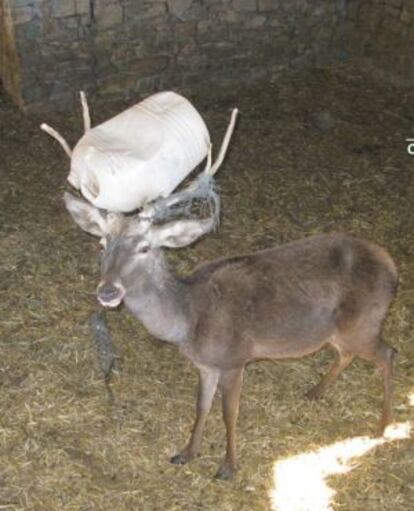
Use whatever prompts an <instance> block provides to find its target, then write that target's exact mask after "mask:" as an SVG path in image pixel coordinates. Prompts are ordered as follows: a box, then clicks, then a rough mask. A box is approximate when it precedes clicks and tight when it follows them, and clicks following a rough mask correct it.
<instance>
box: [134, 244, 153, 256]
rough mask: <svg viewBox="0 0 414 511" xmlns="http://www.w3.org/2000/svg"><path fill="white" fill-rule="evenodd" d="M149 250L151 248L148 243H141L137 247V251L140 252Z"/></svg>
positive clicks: (144, 252)
mask: <svg viewBox="0 0 414 511" xmlns="http://www.w3.org/2000/svg"><path fill="white" fill-rule="evenodd" d="M149 250H150V246H149V244H148V243H141V244H140V245H138V247H137V252H138V253H139V254H147V253H148V252H149Z"/></svg>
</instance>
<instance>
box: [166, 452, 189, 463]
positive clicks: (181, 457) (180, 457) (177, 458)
mask: <svg viewBox="0 0 414 511" xmlns="http://www.w3.org/2000/svg"><path fill="white" fill-rule="evenodd" d="M187 462H188V457H187V456H185V455H184V454H176V455H175V456H173V457H172V458H170V463H173V464H174V465H185V464H186V463H187Z"/></svg>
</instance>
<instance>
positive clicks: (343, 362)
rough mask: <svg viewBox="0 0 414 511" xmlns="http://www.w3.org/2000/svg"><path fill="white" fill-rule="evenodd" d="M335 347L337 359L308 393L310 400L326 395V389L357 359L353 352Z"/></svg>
mask: <svg viewBox="0 0 414 511" xmlns="http://www.w3.org/2000/svg"><path fill="white" fill-rule="evenodd" d="M333 346H334V348H335V349H336V351H337V359H336V361H335V362H334V363H333V365H332V366H331V368H330V370H329V371H328V372H327V373H326V374H325V376H324V377H323V378H322V379H321V381H320V382H319V383H318V384H317V385H315V387H312V388H311V389H310V390H309V391H308V392H307V393H306V397H307V398H308V399H312V400H316V399H319V398H320V397H321V396H322V395H323V394H324V393H325V391H326V389H327V388H328V387H329V386H330V385H332V384H333V383H334V382H335V381H336V379H337V378H338V376H339V375H340V374H341V373H342V371H343V370H344V369H346V368H347V367H348V366H349V364H351V362H352V361H353V359H354V357H355V355H354V354H353V353H352V352H350V351H348V350H346V349H344V348H342V347H339V346H336V345H333Z"/></svg>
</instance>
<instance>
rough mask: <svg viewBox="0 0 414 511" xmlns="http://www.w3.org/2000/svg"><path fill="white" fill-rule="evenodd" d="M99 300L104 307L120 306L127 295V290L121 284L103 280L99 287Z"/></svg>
mask: <svg viewBox="0 0 414 511" xmlns="http://www.w3.org/2000/svg"><path fill="white" fill-rule="evenodd" d="M97 296H98V300H99V302H100V303H101V305H103V306H104V307H111V308H113V307H118V305H120V303H121V302H122V300H123V299H124V296H125V290H124V289H123V287H121V286H120V285H115V284H107V283H105V282H101V283H100V284H99V286H98V289H97Z"/></svg>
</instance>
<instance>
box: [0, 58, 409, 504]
mask: <svg viewBox="0 0 414 511" xmlns="http://www.w3.org/2000/svg"><path fill="white" fill-rule="evenodd" d="M137 99H138V98H137ZM191 99H192V100H193V102H194V103H195V105H196V106H197V108H198V109H199V111H200V112H201V114H202V115H203V116H204V118H205V120H206V122H207V125H208V126H209V128H210V131H211V133H212V134H213V139H214V141H215V142H216V145H218V142H219V140H221V137H222V134H223V132H224V130H225V127H226V125H227V121H228V117H229V112H230V108H231V107H233V106H238V107H239V108H240V112H241V114H240V119H239V123H238V126H237V130H236V132H235V134H234V137H233V140H232V144H231V150H230V152H229V155H228V158H227V160H226V162H225V164H224V165H223V167H222V169H221V170H220V173H219V176H218V183H219V186H220V192H221V198H222V223H221V227H220V229H219V230H218V231H217V232H216V233H214V234H212V235H210V236H208V237H206V238H205V239H203V240H202V241H200V242H199V243H197V244H196V245H195V246H194V247H192V248H187V249H183V250H180V251H176V252H174V253H172V254H171V259H172V260H173V264H174V265H175V266H176V268H177V271H178V272H181V273H188V272H189V271H190V270H191V268H192V267H194V266H195V265H196V264H197V263H199V262H201V261H203V260H207V259H211V258H214V257H218V256H223V255H230V254H239V253H243V252H247V251H251V250H255V249H258V248H263V247H269V246H271V245H273V244H278V243H282V242H285V241H288V240H293V239H297V238H301V237H303V236H307V235H309V234H313V233H319V232H328V231H338V230H339V231H342V230H344V231H350V232H353V233H357V234H359V235H361V236H363V237H366V238H368V239H370V240H373V241H375V242H378V243H379V244H382V245H383V246H385V247H387V248H388V250H389V251H390V252H391V254H392V255H393V257H394V258H395V260H396V262H397V263H398V267H399V269H400V274H401V285H400V289H399V293H398V296H397V299H396V300H395V302H394V304H393V307H392V310H391V313H390V315H389V318H388V320H387V323H386V327H385V332H384V336H385V338H386V339H387V340H388V341H389V342H390V343H391V344H392V345H393V346H394V347H395V348H397V349H398V352H399V355H398V359H397V366H396V374H395V405H394V410H395V422H396V423H397V424H405V427H406V428H408V427H409V424H407V421H411V425H413V412H414V342H413V341H414V339H413V331H414V329H413V319H414V317H413V309H414V257H413V252H414V206H413V197H414V156H410V155H409V154H408V153H407V150H406V147H407V144H406V141H405V139H406V138H408V137H410V136H411V137H413V138H414V92H412V91H407V90H404V89H399V88H398V87H396V86H395V85H392V86H391V85H386V84H383V83H380V82H378V81H374V80H372V79H371V78H370V77H369V76H366V75H363V74H360V73H358V72H357V71H355V70H354V69H352V68H337V69H335V70H314V71H311V72H306V73H303V74H298V75H293V76H285V77H282V78H280V79H279V80H277V81H275V82H274V83H272V84H269V83H266V84H257V85H256V86H254V87H253V86H250V87H239V88H238V89H237V88H236V89H231V90H229V91H224V92H221V93H220V94H218V95H214V96H212V95H211V94H208V93H206V94H204V95H202V96H198V97H197V96H193V97H192V98H191ZM90 103H91V110H92V115H93V121H94V122H95V123H97V122H99V121H102V120H104V119H106V118H108V117H110V116H111V115H112V114H114V113H115V112H118V111H119V110H120V109H121V108H123V107H124V106H127V105H119V104H118V105H103V104H101V103H98V102H95V101H94V98H90ZM43 121H46V122H48V123H49V124H51V125H52V126H54V127H56V128H57V129H59V131H60V132H61V133H63V134H65V136H67V138H68V140H69V141H70V142H71V143H72V144H73V143H75V142H76V140H77V139H78V138H79V135H80V133H81V115H80V110H79V106H78V105H77V107H76V110H75V109H74V111H73V112H65V113H63V114H58V113H54V112H45V113H44V114H43V115H36V116H25V115H24V114H22V113H20V112H18V111H17V110H16V109H15V108H14V107H13V106H12V104H11V103H10V102H9V100H8V99H6V97H5V96H4V95H0V154H1V163H0V168H1V187H0V197H1V208H0V229H1V238H0V271H1V277H0V294H1V298H0V351H1V358H0V509H1V510H8V511H12V510H13V511H17V510H36V511H37V510H39V511H40V510H41V511H45V510H47V511H49V510H50V511H52V510H53V511H55V510H65V511H71V510H85V511H86V510H144V511H145V510H160V511H161V510H162V511H164V510H165V511H170V510H171V511H172V510H174V511H175V510H176V511H178V510H180V511H181V510H196V509H205V510H217V511H222V510H223V511H224V510H226V511H228V510H249V511H253V510H254V511H256V510H257V511H262V510H268V509H273V510H276V509H277V511H303V510H308V511H324V510H325V509H326V510H328V509H334V510H338V511H339V510H341V511H359V510H364V511H374V510H375V511H382V510H391V509H392V510H393V511H400V510H401V511H403V510H404V511H407V510H408V509H414V482H413V480H414V479H413V474H414V446H413V442H412V440H413V436H412V433H411V437H410V436H409V434H408V436H406V438H404V435H401V438H396V439H394V440H390V441H388V442H383V443H382V444H376V445H372V446H371V449H370V450H368V449H367V452H366V453H365V454H363V455H357V454H355V457H354V458H352V459H351V460H350V461H348V463H350V466H349V467H348V468H346V465H347V462H346V461H347V456H346V455H345V454H343V453H342V454H341V455H334V460H336V463H337V465H338V463H339V466H336V469H335V467H329V463H328V466H327V468H326V470H325V471H323V470H324V469H323V465H324V463H325V462H326V460H325V461H321V458H318V459H317V458H312V453H313V452H314V451H315V450H317V449H320V448H323V449H325V448H327V447H328V446H331V445H332V444H335V443H337V442H340V441H350V440H352V439H354V438H355V437H360V436H363V435H372V433H373V432H374V431H375V429H376V426H377V421H378V418H379V413H380V406H381V399H382V387H381V383H380V379H379V377H378V375H377V374H376V372H375V370H374V369H373V367H372V366H371V365H369V364H368V363H365V362H360V361H356V362H354V363H353V365H352V366H351V367H350V368H348V370H347V371H346V372H345V373H344V374H343V376H341V378H340V380H339V381H338V382H337V383H336V384H335V386H334V387H333V388H332V389H331V391H330V392H329V393H328V394H327V396H326V397H325V398H323V399H322V400H321V401H319V402H316V403H315V402H310V401H308V400H306V398H305V397H304V394H305V392H306V390H308V389H309V387H310V386H311V385H312V384H314V383H316V382H317V381H318V379H319V377H320V375H321V374H323V373H324V372H325V371H326V370H327V368H328V366H329V364H330V363H331V360H332V353H330V352H329V351H322V352H320V353H318V354H317V355H315V356H312V357H308V358H306V359H302V360H294V361H284V362H277V361H264V362H260V363H256V364H251V365H250V366H249V367H248V370H247V372H246V379H245V384H244V391H243V396H242V403H241V410H240V417H239V425H238V435H239V450H240V468H239V471H238V473H237V475H236V476H235V478H234V480H232V481H230V482H219V481H216V480H214V479H213V477H212V476H213V474H214V473H215V471H216V469H217V465H218V463H219V461H220V459H221V457H222V456H223V454H224V448H225V437H224V426H223V424H222V421H221V410H220V405H219V401H218V400H216V403H215V406H214V408H213V410H212V412H211V414H210V417H209V420H208V423H207V431H206V434H205V437H204V444H203V450H202V453H201V455H200V456H199V457H198V458H197V459H196V460H194V461H193V462H191V463H190V464H188V465H186V466H184V467H177V466H174V465H172V464H170V463H169V462H168V460H169V457H170V456H171V455H173V454H175V453H176V452H177V450H178V449H180V448H181V447H183V446H184V444H185V442H186V440H187V438H188V434H189V431H190V428H191V425H192V421H193V416H194V404H195V390H196V383H197V374H196V370H195V369H194V368H193V367H192V366H191V364H190V363H189V362H188V361H186V360H185V359H184V358H182V356H181V355H180V354H179V353H178V351H176V350H175V349H174V348H172V347H170V346H168V345H166V344H163V343H161V342H159V341H157V340H155V339H153V338H151V336H150V335H149V334H148V333H146V331H145V330H144V329H143V328H142V327H141V326H140V325H139V324H138V323H137V322H136V321H135V320H134V319H133V318H131V317H129V316H128V315H127V314H126V313H125V311H123V310H121V311H114V312H111V313H108V315H107V317H108V321H109V324H110V328H111V331H112V335H113V338H114V342H115V344H116V348H117V350H118V353H119V355H120V357H121V368H120V371H119V374H117V375H115V376H114V378H113V379H112V382H111V384H110V387H109V389H110V391H109V390H108V388H107V387H106V386H105V384H104V382H103V379H102V375H101V372H100V369H99V364H98V358H97V353H96V347H95V345H94V344H93V341H92V337H91V335H90V331H89V326H88V323H89V318H90V316H91V314H92V313H93V312H94V311H96V310H97V309H98V306H97V303H96V299H95V296H94V291H95V287H96V285H97V283H98V279H99V274H98V253H99V248H98V243H97V241H96V240H95V239H93V238H91V237H89V236H87V235H86V234H84V233H82V232H81V231H80V230H79V229H78V228H77V227H76V226H75V224H74V223H73V222H72V221H71V219H70V218H69V215H68V214H67V212H66V211H65V209H64V207H63V202H62V193H63V191H64V190H65V189H68V188H69V185H68V184H67V183H66V176H67V173H68V165H69V162H68V159H67V157H66V155H65V154H64V153H63V151H62V149H61V148H60V147H59V146H58V144H57V143H56V142H54V141H53V140H52V139H50V138H49V137H48V136H47V135H46V134H44V133H43V132H41V131H40V130H39V129H38V126H39V124H40V122H43ZM345 445H346V446H348V444H345ZM345 450H346V451H347V453H348V458H349V456H350V455H351V454H352V453H353V451H352V449H351V448H350V447H346V448H345ZM320 452H322V451H320ZM323 452H325V451H323ZM303 453H305V454H306V455H308V457H307V458H306V459H307V461H304V462H303V463H302V465H301V463H300V462H299V463H298V464H296V465H294V468H293V469H292V470H291V473H292V474H293V476H292V477H290V479H289V477H288V476H286V474H284V475H283V474H282V473H281V471H280V470H281V467H283V466H286V464H289V460H291V457H292V456H299V455H301V454H303ZM338 456H339V458H338ZM294 459H295V460H296V461H297V460H298V458H294ZM338 459H339V461H338ZM309 460H310V461H309ZM318 460H319V461H318ZM283 463H285V465H283ZM309 463H310V465H309ZM306 464H307V465H306ZM306 466H307V468H306ZM351 468H352V470H351ZM322 472H323V473H322ZM318 474H320V477H319V476H318ZM289 485H290V486H289ZM307 486H309V488H308V489H307V491H308V494H306V491H305V493H303V491H304V488H305V489H306V487H307ZM278 492H279V493H278ZM280 492H282V493H280ZM289 492H290V493H289ZM301 492H302V493H303V495H304V496H303V497H301V495H302V493H301ZM323 492H327V495H328V496H327V497H323ZM278 495H279V496H278ZM280 495H282V496H280ZM306 495H308V496H306ZM323 498H325V501H324V500H323ZM295 499H296V500H295ZM306 499H310V500H306ZM318 499H322V500H318ZM330 499H331V500H332V502H331V504H329V500H330ZM324 502H325V503H324ZM329 506H331V507H329Z"/></svg>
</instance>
